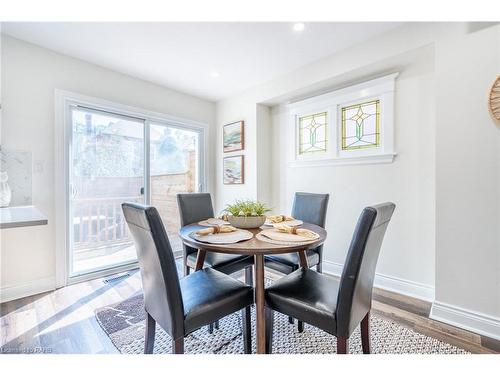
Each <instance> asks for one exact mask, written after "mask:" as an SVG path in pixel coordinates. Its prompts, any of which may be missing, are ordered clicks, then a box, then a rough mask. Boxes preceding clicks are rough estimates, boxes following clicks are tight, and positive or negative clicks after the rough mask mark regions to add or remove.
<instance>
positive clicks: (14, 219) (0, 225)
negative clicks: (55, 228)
mask: <svg viewBox="0 0 500 375" xmlns="http://www.w3.org/2000/svg"><path fill="white" fill-rule="evenodd" d="M47 223H48V220H47V217H46V216H45V215H43V214H42V213H41V212H40V211H39V210H38V209H37V208H36V207H35V206H18V207H6V208H0V229H5V228H20V227H31V226H34V225H47Z"/></svg>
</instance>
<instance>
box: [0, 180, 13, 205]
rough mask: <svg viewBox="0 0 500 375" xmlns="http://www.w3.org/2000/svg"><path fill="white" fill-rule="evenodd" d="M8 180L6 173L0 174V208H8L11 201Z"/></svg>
mask: <svg viewBox="0 0 500 375" xmlns="http://www.w3.org/2000/svg"><path fill="white" fill-rule="evenodd" d="M8 179H9V176H7V172H1V173H0V207H9V204H10V201H11V199H12V191H11V190H10V186H9V184H8V183H7V180H8Z"/></svg>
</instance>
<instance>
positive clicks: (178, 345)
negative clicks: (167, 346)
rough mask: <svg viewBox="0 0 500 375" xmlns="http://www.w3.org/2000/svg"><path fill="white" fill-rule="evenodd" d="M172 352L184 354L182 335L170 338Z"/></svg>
mask: <svg viewBox="0 0 500 375" xmlns="http://www.w3.org/2000/svg"><path fill="white" fill-rule="evenodd" d="M172 354H184V337H181V338H179V339H177V340H172Z"/></svg>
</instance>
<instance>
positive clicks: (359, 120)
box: [342, 100, 380, 151]
mask: <svg viewBox="0 0 500 375" xmlns="http://www.w3.org/2000/svg"><path fill="white" fill-rule="evenodd" d="M379 146H380V100H373V101H370V102H365V103H359V104H355V105H350V106H348V107H342V150H344V151H349V150H359V149H364V148H371V147H379Z"/></svg>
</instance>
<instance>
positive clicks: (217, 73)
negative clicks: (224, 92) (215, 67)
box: [210, 72, 220, 78]
mask: <svg viewBox="0 0 500 375" xmlns="http://www.w3.org/2000/svg"><path fill="white" fill-rule="evenodd" d="M219 76H220V74H219V72H211V73H210V77H212V78H218V77H219Z"/></svg>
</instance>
